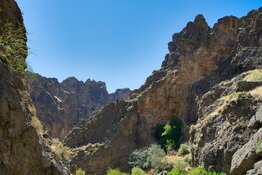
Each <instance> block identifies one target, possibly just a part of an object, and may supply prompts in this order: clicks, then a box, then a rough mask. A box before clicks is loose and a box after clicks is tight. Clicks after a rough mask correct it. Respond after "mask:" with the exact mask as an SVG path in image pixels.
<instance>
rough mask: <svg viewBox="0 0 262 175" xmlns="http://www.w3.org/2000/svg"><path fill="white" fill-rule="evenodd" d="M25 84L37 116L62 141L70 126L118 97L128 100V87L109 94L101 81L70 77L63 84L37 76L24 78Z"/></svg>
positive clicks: (53, 79) (53, 135)
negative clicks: (84, 80) (80, 79)
mask: <svg viewBox="0 0 262 175" xmlns="http://www.w3.org/2000/svg"><path fill="white" fill-rule="evenodd" d="M27 87H28V90H29V92H30V95H31V97H32V100H33V102H34V104H35V107H36V110H37V116H38V117H39V119H40V120H41V121H42V122H43V124H44V125H45V126H46V129H47V130H48V131H49V134H50V135H51V136H52V137H56V138H59V139H60V140H62V139H63V138H64V137H65V135H67V134H68V132H69V130H70V129H72V127H73V126H75V125H76V124H78V123H79V122H80V121H81V120H83V119H87V118H88V117H89V116H90V115H91V114H93V113H94V112H95V111H96V110H98V109H100V108H102V107H103V106H105V105H106V104H108V103H110V102H112V101H115V100H117V99H119V100H120V99H127V97H128V95H129V93H130V92H131V91H130V89H128V88H126V89H118V90H116V92H115V93H112V94H109V93H108V91H107V89H106V84H105V83H104V82H101V81H94V80H87V81H86V82H83V81H79V80H77V79H76V78H74V77H69V78H67V79H66V80H64V81H63V82H62V83H59V82H58V80H57V79H55V78H46V77H42V76H40V75H37V76H36V77H34V78H32V77H30V76H29V77H28V78H27Z"/></svg>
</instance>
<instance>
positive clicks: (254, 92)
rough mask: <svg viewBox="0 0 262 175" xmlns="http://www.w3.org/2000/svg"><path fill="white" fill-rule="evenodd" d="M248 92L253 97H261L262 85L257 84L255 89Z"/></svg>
mask: <svg viewBox="0 0 262 175" xmlns="http://www.w3.org/2000/svg"><path fill="white" fill-rule="evenodd" d="M250 94H251V95H252V96H253V97H257V98H261V97H262V86H259V87H257V88H255V89H253V90H252V91H250Z"/></svg>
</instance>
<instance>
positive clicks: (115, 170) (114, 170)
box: [107, 168, 128, 175]
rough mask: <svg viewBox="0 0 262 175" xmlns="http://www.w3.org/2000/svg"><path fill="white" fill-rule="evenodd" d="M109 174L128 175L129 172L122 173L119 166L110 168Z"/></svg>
mask: <svg viewBox="0 0 262 175" xmlns="http://www.w3.org/2000/svg"><path fill="white" fill-rule="evenodd" d="M107 175H128V174H127V173H122V172H121V171H120V170H119V169H118V168H116V169H112V168H109V169H108V170H107Z"/></svg>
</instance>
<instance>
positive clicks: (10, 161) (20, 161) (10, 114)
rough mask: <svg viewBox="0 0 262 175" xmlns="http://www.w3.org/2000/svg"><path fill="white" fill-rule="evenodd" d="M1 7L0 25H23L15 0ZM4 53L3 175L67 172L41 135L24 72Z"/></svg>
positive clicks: (0, 62) (0, 87)
mask: <svg viewBox="0 0 262 175" xmlns="http://www.w3.org/2000/svg"><path fill="white" fill-rule="evenodd" d="M0 9H1V10H0V28H2V27H3V26H4V24H5V22H9V23H13V24H14V26H17V27H18V26H19V27H23V19H22V15H21V12H20V10H19V8H18V6H17V4H16V2H15V1H14V0H1V3H0ZM0 35H1V33H0ZM25 40H26V39H25ZM23 47H26V45H24V46H23ZM2 56H3V55H2V53H1V54H0V175H14V174H21V175H32V174H37V175H62V174H63V175H66V174H67V173H66V171H65V170H64V168H63V166H62V164H61V163H59V162H56V161H55V160H54V158H53V154H52V153H51V152H50V148H49V145H48V139H44V138H43V137H42V134H43V130H42V127H41V126H42V125H41V123H40V122H39V121H38V120H37V118H36V114H35V110H34V106H33V105H32V102H31V99H30V96H29V94H28V92H27V90H26V88H25V84H24V78H23V76H22V75H21V74H20V73H18V72H17V71H15V70H13V69H12V68H10V67H11V66H10V65H9V63H6V61H4V59H3V58H2ZM8 59H14V58H8ZM5 60H6V59H5Z"/></svg>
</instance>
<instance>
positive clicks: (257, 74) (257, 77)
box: [244, 69, 262, 82]
mask: <svg viewBox="0 0 262 175" xmlns="http://www.w3.org/2000/svg"><path fill="white" fill-rule="evenodd" d="M244 80H246V81H248V82H254V81H262V70H260V69H255V70H252V71H249V72H248V74H247V76H246V77H245V79H244Z"/></svg>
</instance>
